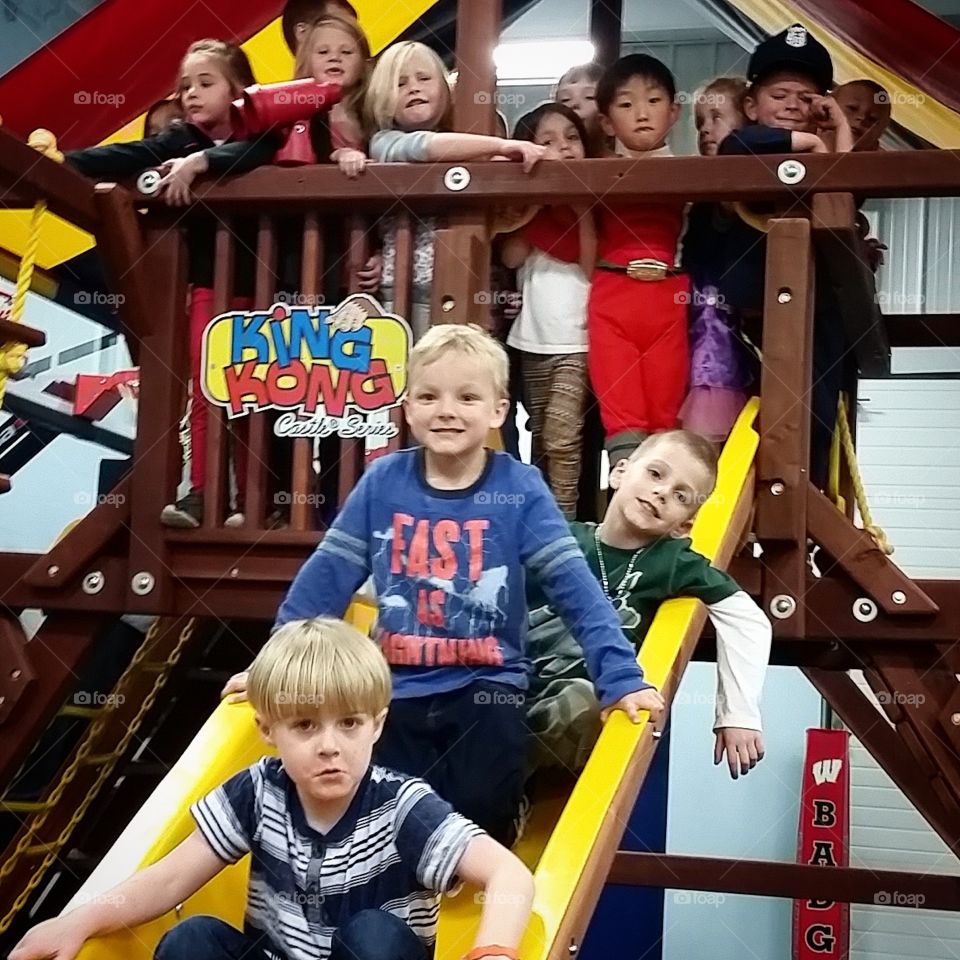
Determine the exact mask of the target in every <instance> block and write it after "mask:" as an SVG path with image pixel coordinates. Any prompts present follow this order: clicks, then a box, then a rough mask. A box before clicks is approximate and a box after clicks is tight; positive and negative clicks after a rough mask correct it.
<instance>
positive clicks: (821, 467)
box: [719, 24, 856, 488]
mask: <svg viewBox="0 0 960 960" xmlns="http://www.w3.org/2000/svg"><path fill="white" fill-rule="evenodd" d="M747 79H748V80H749V81H750V86H749V88H748V89H747V92H746V93H745V94H744V100H743V109H744V113H745V114H746V116H747V117H748V119H750V120H751V121H752V123H750V124H748V125H747V126H744V127H741V128H740V129H739V130H735V131H733V133H731V134H730V135H729V136H728V137H727V138H726V139H725V140H724V141H723V143H721V144H720V150H719V153H720V154H727V155H730V154H740V155H743V154H769V153H801V152H807V153H810V152H812V153H829V152H837V153H847V152H848V151H850V150H852V149H853V135H852V133H851V131H850V124H849V123H848V121H847V118H846V115H845V113H844V111H843V110H842V109H841V108H840V106H839V105H838V104H837V102H836V101H835V100H834V99H833V97H830V96H828V95H827V94H828V91H829V90H830V88H831V87H832V86H833V63H832V62H831V60H830V54H829V52H828V51H827V49H826V47H824V46H823V44H821V43H820V42H819V41H818V40H817V39H816V38H815V37H813V36H812V35H811V34H810V33H809V32H808V31H807V30H806V28H805V27H803V26H801V25H800V24H794V25H793V26H791V27H787V29H786V30H784V31H782V32H781V33H778V34H777V35H776V36H774V37H770V38H769V39H767V40H764V41H763V43H761V44H760V45H759V46H758V47H757V48H756V50H754V52H753V56H752V57H751V58H750V64H749V66H748V69H747ZM825 139H826V140H827V141H828V142H830V144H831V146H832V147H833V150H832V151H831V150H830V149H828V147H827V144H826V143H825V142H824V140H825ZM722 257H723V260H724V261H725V279H724V295H725V296H726V298H727V300H728V302H729V303H730V304H731V305H732V306H733V307H735V308H739V309H740V310H759V309H760V308H761V307H762V305H763V278H764V270H765V259H766V242H765V237H764V235H763V234H762V233H760V232H759V231H757V230H756V229H754V228H753V227H752V226H748V225H747V224H746V223H744V222H740V221H738V222H736V223H735V224H734V225H733V226H732V227H731V229H730V230H729V232H728V234H727V237H726V243H725V249H724V250H723V252H722ZM818 272H819V271H818ZM821 275H823V276H825V275H826V273H825V272H824V273H822V274H821ZM855 374H856V369H855V365H854V364H853V362H852V355H851V354H850V352H849V345H848V344H847V341H846V336H845V334H844V331H843V325H842V323H841V322H840V317H839V307H838V305H837V302H836V298H835V297H834V295H833V291H832V290H831V289H830V287H829V285H828V284H826V283H818V284H817V286H816V300H815V305H814V328H813V386H812V390H811V408H812V409H811V413H812V417H811V429H810V460H811V464H810V479H811V480H812V481H813V482H814V483H815V484H816V485H817V486H819V487H821V488H823V487H824V486H825V485H826V482H827V464H828V460H829V453H830V441H831V438H832V436H833V428H834V425H835V423H836V416H837V400H838V398H839V395H840V390H841V387H842V385H843V383H844V382H845V381H846V380H847V379H848V378H849V377H851V376H855Z"/></svg>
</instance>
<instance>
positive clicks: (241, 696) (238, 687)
mask: <svg viewBox="0 0 960 960" xmlns="http://www.w3.org/2000/svg"><path fill="white" fill-rule="evenodd" d="M248 676H249V673H248V672H247V671H246V670H244V671H243V673H235V674H234V675H233V676H232V677H231V678H230V679H229V680H228V681H227V685H226V686H225V687H224V688H223V689H222V690H221V691H220V699H221V700H226V701H227V703H243V702H244V701H245V700H246V699H247V677H248Z"/></svg>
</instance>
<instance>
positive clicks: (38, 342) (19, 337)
mask: <svg viewBox="0 0 960 960" xmlns="http://www.w3.org/2000/svg"><path fill="white" fill-rule="evenodd" d="M46 342H47V335H46V334H45V333H44V332H43V331H42V330H36V329H35V328H34V327H28V326H27V325H26V324H25V323H14V322H13V321H12V320H0V344H3V343H24V344H26V345H27V346H28V347H42V346H43V345H44V344H45V343H46Z"/></svg>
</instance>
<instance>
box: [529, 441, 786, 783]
mask: <svg viewBox="0 0 960 960" xmlns="http://www.w3.org/2000/svg"><path fill="white" fill-rule="evenodd" d="M716 478H717V456H716V452H715V450H714V447H713V445H712V444H711V443H710V442H709V441H708V440H706V439H704V438H703V437H701V436H699V435H698V434H695V433H690V432H689V431H686V430H668V431H666V432H664V433H658V434H654V435H653V436H651V437H649V438H647V440H645V441H644V442H643V443H642V444H641V445H640V446H639V447H638V448H637V449H636V450H635V451H634V452H633V453H632V454H631V456H630V457H629V459H625V460H621V461H619V463H617V464H616V466H615V467H614V469H613V470H612V472H611V474H610V486H611V487H612V488H613V489H614V491H615V492H614V495H613V498H612V499H611V501H610V506H609V507H608V508H607V512H606V515H605V516H604V518H603V522H602V523H601V524H599V525H597V524H593V523H579V522H574V523H571V524H570V529H571V532H572V533H573V535H574V537H575V538H576V540H577V542H578V543H579V544H580V548H581V549H582V550H583V552H584V554H585V555H586V557H587V562H588V563H589V565H590V568H591V570H592V571H593V573H594V575H595V576H596V577H597V579H599V580H600V582H601V584H602V586H603V591H604V593H605V594H606V595H607V596H608V597H610V599H611V601H612V602H613V605H614V608H615V609H616V610H617V611H618V613H619V615H620V619H621V622H622V624H623V630H624V633H625V634H626V635H627V637H629V639H630V640H631V641H632V643H633V644H634V645H636V647H637V648H638V649H639V647H640V646H641V645H642V644H643V640H644V637H645V636H646V634H647V630H649V628H650V624H651V623H652V622H653V618H654V616H655V614H656V612H657V607H658V606H659V605H660V604H661V603H662V602H663V601H664V600H668V599H670V598H671V597H696V598H697V599H699V600H702V601H703V602H704V603H705V604H706V605H707V613H708V614H709V616H710V619H711V621H712V622H713V625H714V627H715V628H716V631H717V681H718V682H717V703H716V721H715V725H714V730H715V731H716V742H715V746H714V763H720V762H721V760H722V759H723V758H724V756H726V759H727V764H728V766H729V768H730V776H731V777H733V778H734V779H737V776H738V774H741V773H742V774H746V773H748V772H749V771H750V770H752V769H753V767H754V766H756V764H757V763H758V762H759V761H760V760H762V759H763V752H764V747H763V737H762V734H761V723H760V693H761V690H762V687H763V677H764V673H765V670H766V666H767V661H768V660H769V657H770V640H771V634H772V631H771V628H770V623H769V621H768V620H767V618H766V617H765V616H764V614H763V611H762V610H761V609H760V608H759V607H758V606H757V605H756V603H754V601H753V600H752V599H751V598H750V597H749V596H748V595H747V594H746V593H745V592H744V591H743V590H741V589H740V587H739V585H738V584H737V583H736V582H735V581H734V580H733V579H731V577H729V576H728V575H727V574H726V573H724V572H722V571H721V570H717V569H715V568H714V567H712V566H710V562H709V561H708V560H707V559H706V558H705V557H703V556H702V555H701V554H699V553H697V552H696V551H695V550H693V549H692V548H691V546H690V540H689V539H688V537H689V533H690V530H691V528H692V526H693V521H694V518H695V517H696V514H697V510H698V509H699V508H700V506H701V504H703V503H704V502H705V501H706V499H707V498H708V497H709V496H710V493H711V492H712V490H713V487H714V484H715V483H716ZM528 602H529V606H530V611H531V612H530V618H529V624H530V631H529V634H528V641H529V645H530V657H531V660H532V661H533V680H532V682H531V690H530V697H529V713H528V723H529V725H530V729H531V732H532V734H533V741H532V744H531V766H532V767H533V768H534V769H537V768H541V767H551V766H561V767H566V768H567V769H570V770H578V769H580V768H581V767H582V766H583V765H584V764H585V763H586V761H587V759H588V757H589V756H590V751H591V750H592V749H593V745H594V742H595V741H596V738H597V736H598V734H599V732H600V717H601V712H600V705H599V704H598V703H597V700H596V697H595V696H594V695H593V691H592V690H591V689H590V685H589V682H587V681H586V679H585V678H586V673H585V671H584V661H583V653H582V651H581V650H580V648H579V646H578V645H577V642H576V640H575V639H574V638H573V637H572V636H571V634H570V633H569V631H567V630H566V629H565V628H564V626H563V624H562V623H560V621H559V620H558V618H557V615H556V614H555V613H554V612H553V610H552V609H551V608H550V607H549V605H548V604H547V601H546V600H545V599H544V598H543V597H542V596H539V597H538V596H537V592H536V589H534V590H533V591H531V595H530V596H529V597H528Z"/></svg>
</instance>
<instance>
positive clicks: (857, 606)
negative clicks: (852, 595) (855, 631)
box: [853, 597, 877, 623]
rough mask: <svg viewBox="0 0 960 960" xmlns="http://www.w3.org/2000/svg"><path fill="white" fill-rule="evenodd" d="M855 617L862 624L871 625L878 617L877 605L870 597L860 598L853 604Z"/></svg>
mask: <svg viewBox="0 0 960 960" xmlns="http://www.w3.org/2000/svg"><path fill="white" fill-rule="evenodd" d="M853 617H854V619H855V620H859V621H860V622H861V623H869V622H870V621H871V620H875V619H876V617H877V605H876V604H875V603H874V602H873V601H872V600H871V599H870V598H869V597H860V598H858V599H857V600H854V602H853Z"/></svg>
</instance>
